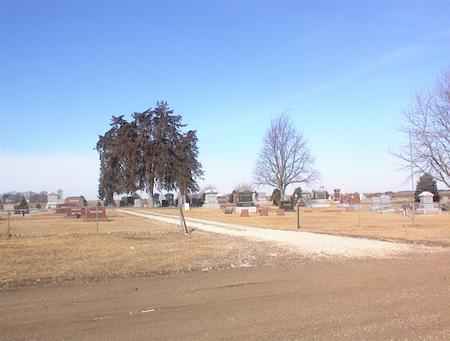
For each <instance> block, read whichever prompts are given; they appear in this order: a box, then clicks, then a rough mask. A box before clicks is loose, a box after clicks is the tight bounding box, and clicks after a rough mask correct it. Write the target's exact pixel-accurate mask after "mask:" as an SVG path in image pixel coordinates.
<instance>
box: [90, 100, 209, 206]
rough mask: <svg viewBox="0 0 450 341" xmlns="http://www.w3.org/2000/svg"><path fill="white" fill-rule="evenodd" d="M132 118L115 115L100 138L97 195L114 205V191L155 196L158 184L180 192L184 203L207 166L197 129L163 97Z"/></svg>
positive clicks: (134, 114)
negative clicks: (188, 126)
mask: <svg viewBox="0 0 450 341" xmlns="http://www.w3.org/2000/svg"><path fill="white" fill-rule="evenodd" d="M131 116H132V117H131V120H127V119H125V118H124V115H120V116H113V117H112V119H111V125H110V126H111V128H110V129H109V130H108V131H106V132H105V133H104V134H103V135H100V136H99V138H98V142H97V145H96V149H97V151H98V153H99V159H100V178H99V189H98V196H99V198H100V199H102V200H105V204H106V205H113V204H114V200H113V198H114V194H118V195H120V194H125V193H126V194H131V193H135V192H137V191H145V192H147V193H148V194H149V198H150V200H152V199H153V193H154V190H155V188H156V189H159V190H161V189H163V190H166V191H174V190H177V191H179V193H180V194H181V198H182V201H183V199H184V197H185V196H186V194H188V193H190V192H194V191H198V189H199V187H198V183H197V180H198V179H199V178H201V177H202V175H203V169H202V165H201V163H200V162H199V161H198V152H199V151H198V138H197V133H196V131H195V130H187V131H184V128H185V127H186V124H184V123H183V120H182V116H181V115H180V114H176V113H175V112H174V111H173V110H172V109H171V108H170V107H169V105H168V104H167V102H164V101H162V102H157V104H156V106H155V107H154V108H150V109H147V110H145V111H143V112H135V113H133V114H132V115H131Z"/></svg>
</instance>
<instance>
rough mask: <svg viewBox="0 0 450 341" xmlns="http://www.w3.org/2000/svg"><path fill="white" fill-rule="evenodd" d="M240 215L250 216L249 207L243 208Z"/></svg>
mask: <svg viewBox="0 0 450 341" xmlns="http://www.w3.org/2000/svg"><path fill="white" fill-rule="evenodd" d="M239 216H240V217H249V216H250V215H249V214H248V209H247V208H243V209H241V212H240V214H239Z"/></svg>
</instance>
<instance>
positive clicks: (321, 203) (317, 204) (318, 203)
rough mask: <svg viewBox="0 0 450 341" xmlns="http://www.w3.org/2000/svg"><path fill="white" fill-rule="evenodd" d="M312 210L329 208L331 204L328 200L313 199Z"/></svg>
mask: <svg viewBox="0 0 450 341" xmlns="http://www.w3.org/2000/svg"><path fill="white" fill-rule="evenodd" d="M310 207H311V208H327V207H330V202H329V201H328V200H327V199H313V200H311V205H310Z"/></svg>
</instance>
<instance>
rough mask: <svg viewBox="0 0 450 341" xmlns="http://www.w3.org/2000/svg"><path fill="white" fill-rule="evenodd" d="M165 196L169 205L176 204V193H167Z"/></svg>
mask: <svg viewBox="0 0 450 341" xmlns="http://www.w3.org/2000/svg"><path fill="white" fill-rule="evenodd" d="M164 198H165V200H166V205H167V206H168V207H171V206H175V201H174V195H173V194H172V193H167V194H166V195H165V196H164Z"/></svg>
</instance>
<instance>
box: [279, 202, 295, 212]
mask: <svg viewBox="0 0 450 341" xmlns="http://www.w3.org/2000/svg"><path fill="white" fill-rule="evenodd" d="M280 208H281V209H283V210H285V211H293V210H294V203H293V202H292V201H291V200H281V201H280Z"/></svg>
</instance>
